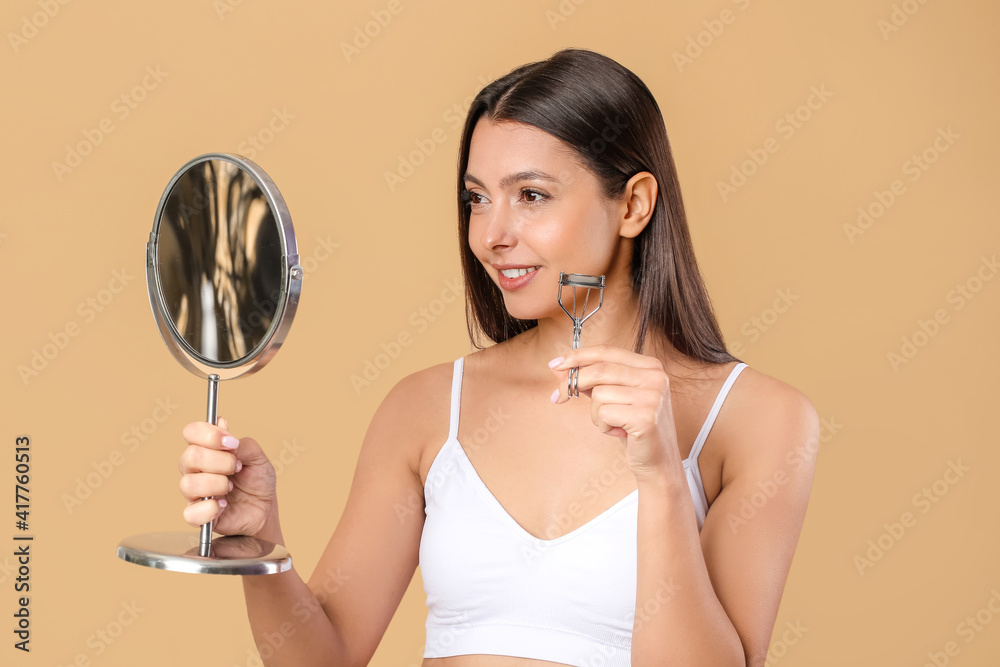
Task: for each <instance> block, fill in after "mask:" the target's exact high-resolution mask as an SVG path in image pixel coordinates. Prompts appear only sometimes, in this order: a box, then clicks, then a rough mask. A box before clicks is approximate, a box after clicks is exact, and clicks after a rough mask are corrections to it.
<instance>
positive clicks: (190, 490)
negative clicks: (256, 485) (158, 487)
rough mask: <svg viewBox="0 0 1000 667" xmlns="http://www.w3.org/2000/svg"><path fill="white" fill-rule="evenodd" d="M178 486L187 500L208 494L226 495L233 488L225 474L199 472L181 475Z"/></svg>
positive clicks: (207, 495) (231, 481) (204, 496)
mask: <svg viewBox="0 0 1000 667" xmlns="http://www.w3.org/2000/svg"><path fill="white" fill-rule="evenodd" d="M180 487H181V495H183V496H184V497H185V498H187V499H188V501H195V500H200V499H202V498H207V497H209V496H224V495H226V494H227V493H229V492H230V491H232V490H233V480H231V479H229V478H228V477H226V476H225V475H213V474H211V473H207V472H199V473H192V474H190V475H184V476H183V477H181V481H180Z"/></svg>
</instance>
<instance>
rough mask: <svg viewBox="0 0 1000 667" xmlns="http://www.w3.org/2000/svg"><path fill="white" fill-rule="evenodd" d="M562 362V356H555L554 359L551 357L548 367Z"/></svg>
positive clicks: (553, 366)
mask: <svg viewBox="0 0 1000 667" xmlns="http://www.w3.org/2000/svg"><path fill="white" fill-rule="evenodd" d="M562 362H563V358H562V357H556V358H555V359H553V360H552V361H550V362H549V368H555V367H556V366H558V365H559V364H561V363H562Z"/></svg>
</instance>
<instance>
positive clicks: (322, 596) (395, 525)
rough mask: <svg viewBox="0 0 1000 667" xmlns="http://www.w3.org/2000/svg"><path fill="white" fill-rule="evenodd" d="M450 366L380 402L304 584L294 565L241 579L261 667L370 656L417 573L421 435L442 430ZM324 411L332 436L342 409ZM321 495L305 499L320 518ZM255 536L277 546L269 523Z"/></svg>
mask: <svg viewBox="0 0 1000 667" xmlns="http://www.w3.org/2000/svg"><path fill="white" fill-rule="evenodd" d="M451 367H452V365H451V364H450V363H449V364H441V365H439V366H435V367H432V368H429V369H426V370H424V371H421V372H419V373H415V374H413V375H410V376H409V377H407V378H404V379H403V380H401V381H400V382H399V383H398V384H397V385H396V386H395V387H394V388H393V389H392V390H391V391H390V392H389V394H388V395H387V396H386V398H385V400H384V401H383V402H382V404H381V406H379V408H378V410H377V411H376V413H375V415H374V416H373V417H372V421H371V423H370V425H369V427H368V432H367V434H366V435H365V439H364V442H363V443H362V446H361V452H360V454H359V457H358V463H357V467H356V468H355V472H354V478H353V481H352V483H351V490H350V493H349V495H348V499H347V504H346V506H345V507H344V511H343V514H342V515H341V517H340V521H339V522H338V524H337V527H336V529H335V531H334V533H333V536H332V537H331V538H330V541H329V543H328V545H327V547H326V550H325V551H324V552H323V555H322V556H321V557H320V560H319V562H318V564H317V565H316V569H315V570H314V571H313V574H312V576H311V577H310V578H309V582H308V584H306V583H305V582H304V581H303V580H302V579H301V578H300V577H299V575H298V574H297V573H296V571H295V570H294V569H293V570H291V571H289V572H284V573H281V574H277V575H267V576H253V577H244V578H243V590H244V593H245V596H246V603H247V614H248V616H249V618H250V624H251V627H252V629H253V634H254V640H255V641H256V643H257V647H258V651H259V652H260V654H261V657H262V659H263V661H264V664H265V665H268V667H278V666H280V667H311V666H313V665H316V666H317V667H318V666H320V665H322V666H323V667H361V666H363V665H367V664H368V662H369V661H370V660H371V657H372V655H373V654H374V653H375V650H376V649H377V647H378V644H379V642H380V641H381V639H382V636H383V635H384V633H385V630H386V628H387V627H388V625H389V621H390V620H391V619H392V616H393V615H394V614H395V612H396V609H397V607H398V606H399V602H400V600H401V599H402V596H403V594H404V593H405V592H406V589H407V587H408V586H409V584H410V581H411V580H412V578H413V574H414V571H415V570H416V566H417V562H418V554H419V546H420V535H421V533H422V531H423V522H424V512H423V486H422V485H421V483H420V477H419V474H418V466H419V459H420V452H421V450H422V445H423V444H424V443H425V442H426V439H427V437H428V436H427V434H428V433H437V432H438V431H439V430H440V429H438V428H436V427H437V426H439V425H440V423H443V424H444V425H445V429H446V428H447V423H448V422H447V407H448V401H447V397H448V391H449V388H450V380H451ZM442 409H443V410H444V411H443V412H442ZM331 417H332V419H331V428H330V432H331V433H334V434H336V432H337V429H336V419H337V418H343V419H347V418H349V415H344V414H341V415H336V414H333V415H331ZM441 420H443V421H441ZM441 438H442V441H443V439H444V436H443V435H442V436H441ZM324 491H325V490H324V489H316V491H315V495H314V499H315V500H314V502H313V507H314V508H316V509H315V510H314V512H315V514H316V515H317V516H320V517H322V516H323V514H324V509H323V503H322V498H323V496H324ZM273 516H277V512H275V513H274V514H273ZM318 524H319V525H322V524H323V522H322V521H319V522H318ZM259 536H260V537H261V538H262V539H267V540H270V541H273V542H277V543H283V538H282V534H281V528H280V526H279V525H278V521H277V520H275V521H274V522H273V523H272V524H270V525H268V526H266V527H265V530H264V531H263V532H262V533H260V535H259Z"/></svg>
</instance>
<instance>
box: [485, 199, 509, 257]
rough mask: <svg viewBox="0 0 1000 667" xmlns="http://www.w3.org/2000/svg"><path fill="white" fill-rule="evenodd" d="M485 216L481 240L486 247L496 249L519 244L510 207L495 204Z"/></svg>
mask: <svg viewBox="0 0 1000 667" xmlns="http://www.w3.org/2000/svg"><path fill="white" fill-rule="evenodd" d="M483 218H484V219H483V222H484V224H483V228H482V231H481V233H480V236H479V241H480V243H482V244H483V247H484V248H487V249H489V250H494V251H496V250H503V249H505V248H512V247H514V246H515V245H517V234H516V233H515V229H514V221H513V219H512V214H511V211H510V208H509V207H506V206H503V205H494V206H493V207H492V210H491V211H490V212H489V213H488V214H487V215H485V216H483Z"/></svg>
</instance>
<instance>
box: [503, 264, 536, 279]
mask: <svg viewBox="0 0 1000 667" xmlns="http://www.w3.org/2000/svg"><path fill="white" fill-rule="evenodd" d="M536 268H537V267H534V266H533V267H531V268H530V269H504V270H503V271H501V272H500V273H502V274H503V275H504V277H506V278H517V277H518V276H524V275H527V274H529V273H531V272H532V271H534V270H535V269H536Z"/></svg>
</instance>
